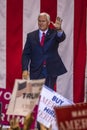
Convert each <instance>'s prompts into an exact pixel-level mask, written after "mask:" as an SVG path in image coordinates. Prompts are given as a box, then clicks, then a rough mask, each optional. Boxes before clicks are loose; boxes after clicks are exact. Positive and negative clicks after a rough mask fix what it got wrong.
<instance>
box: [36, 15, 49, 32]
mask: <svg viewBox="0 0 87 130" xmlns="http://www.w3.org/2000/svg"><path fill="white" fill-rule="evenodd" d="M49 24H50V21H48V20H47V17H46V16H45V15H44V16H39V18H38V27H39V29H40V30H42V31H45V30H46V29H47V28H48V27H49Z"/></svg>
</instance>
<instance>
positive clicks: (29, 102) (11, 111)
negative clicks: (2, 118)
mask: <svg viewBox="0 0 87 130" xmlns="http://www.w3.org/2000/svg"><path fill="white" fill-rule="evenodd" d="M44 81H45V80H44V79H42V80H15V84H14V88H13V92H12V97H11V100H10V103H9V105H8V109H7V115H19V116H26V115H27V114H28V113H31V112H32V111H33V109H34V107H35V105H36V104H37V103H38V99H39V95H40V92H41V89H42V86H43V84H44Z"/></svg>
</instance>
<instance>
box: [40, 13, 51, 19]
mask: <svg viewBox="0 0 87 130" xmlns="http://www.w3.org/2000/svg"><path fill="white" fill-rule="evenodd" d="M44 15H45V16H46V17H47V20H48V21H50V15H49V14H48V13H46V12H42V13H40V14H39V15H38V18H39V17H40V16H44Z"/></svg>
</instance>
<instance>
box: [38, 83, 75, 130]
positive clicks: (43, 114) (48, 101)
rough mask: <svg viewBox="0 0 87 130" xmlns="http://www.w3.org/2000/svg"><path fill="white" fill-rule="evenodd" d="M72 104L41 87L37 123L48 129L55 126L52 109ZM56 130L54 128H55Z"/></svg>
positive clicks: (48, 89)
mask: <svg viewBox="0 0 87 130" xmlns="http://www.w3.org/2000/svg"><path fill="white" fill-rule="evenodd" d="M70 104H73V103H72V102H71V101H70V100H68V99H66V98H64V97H63V96H62V95H60V94H58V93H57V92H55V91H53V90H51V89H50V88H48V87H46V86H45V85H43V88H42V91H41V94H40V102H39V108H38V115H37V121H38V122H40V123H41V124H43V125H44V126H46V127H47V128H50V126H53V127H54V126H57V125H56V118H55V112H54V107H55V106H64V105H70ZM55 130H56V128H55Z"/></svg>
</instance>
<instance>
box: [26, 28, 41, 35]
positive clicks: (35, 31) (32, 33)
mask: <svg viewBox="0 0 87 130" xmlns="http://www.w3.org/2000/svg"><path fill="white" fill-rule="evenodd" d="M38 32H39V30H38V29H37V30H34V31H32V32H29V33H27V35H34V34H36V33H38Z"/></svg>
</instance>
